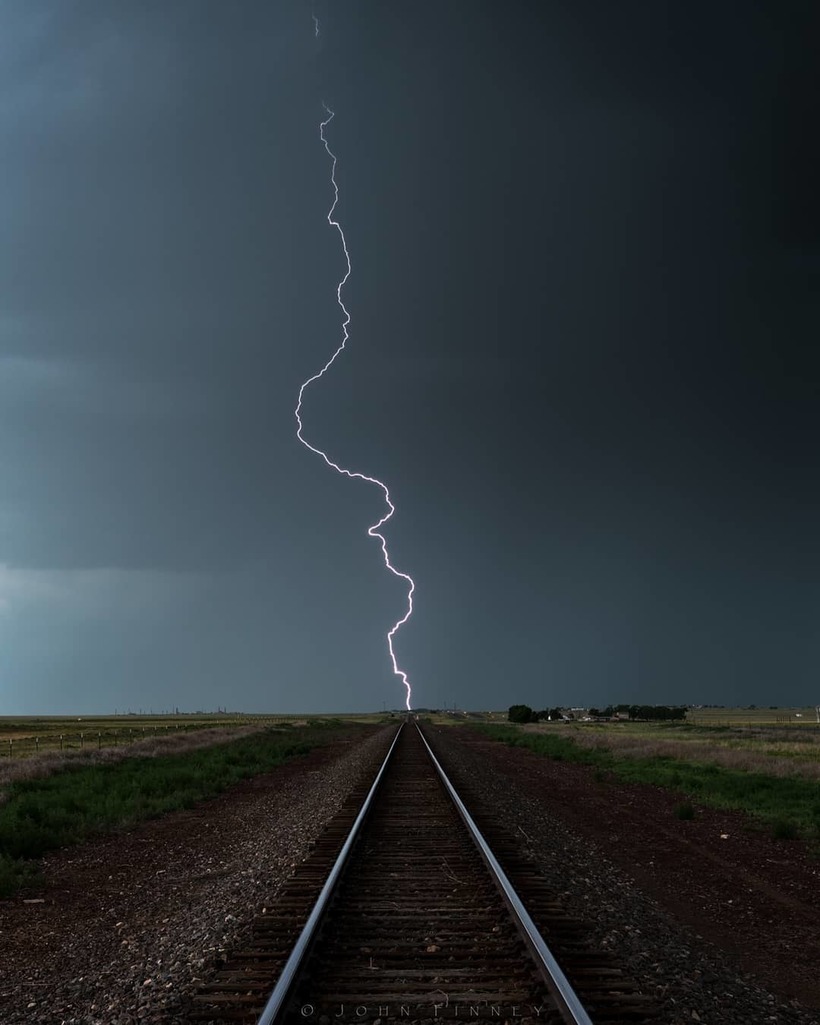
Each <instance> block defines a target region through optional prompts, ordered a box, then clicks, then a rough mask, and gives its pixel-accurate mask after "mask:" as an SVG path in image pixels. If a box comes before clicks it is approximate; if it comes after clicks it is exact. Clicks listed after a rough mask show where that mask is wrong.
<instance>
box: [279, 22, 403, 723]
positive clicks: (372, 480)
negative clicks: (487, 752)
mask: <svg viewBox="0 0 820 1025" xmlns="http://www.w3.org/2000/svg"><path fill="white" fill-rule="evenodd" d="M313 20H314V22H315V24H316V35H317V36H318V35H319V22H318V20H317V19H316V17H315V15H314V17H313ZM322 106H323V107H324V109H325V113H326V114H327V117H326V118H325V119H324V120H323V121H321V122H320V123H319V138H320V139H321V140H322V144H323V145H324V147H325V151H326V152H327V155H328V156H329V157H330V159H331V168H330V181H331V184H332V185H333V203H332V204H331V207H330V210H328V213H327V223H328V224H329V225H330V226H331V227H332V228H335V229H336V230H337V231H338V232H339V237H340V239H341V240H342V249H343V250H344V254H345V262H346V264H347V270H346V271H345V273H344V276H343V277H342V279H341V281H339V283H338V285H337V286H336V301H337V302H338V304H339V306H340V308H341V310H342V314H343V319H342V342H341V344H340V345H339V347H338V348H337V349H336V351H335V352H334V353H333V355H332V356H331V357H330V359H329V360H328V361H327V363H325V365H324V366H323V367H322V369H321V370H320V371H318V373H315V374H314V375H313V376H312V377H309V378H308V379H307V380H306V381H305V382H304V383H303V384H302V386H301V388H300V389H299V401H298V402H297V403H296V409H295V410H294V416H295V417H296V422H297V424H298V425H299V426H298V429H297V431H296V437H297V438H298V439H299V441H301V443H302V444H303V445H304V446H305V448H308V449H310V451H311V452H315V453H316V455H317V456H321V457H322V459H324V461H325V462H326V463H327V465H328V466H329V467H331V469H333V470H335V471H336V472H337V473H340V474H342V475H343V476H345V477H350V478H351V479H355V480H364V481H367V482H368V484H375V485H376V487H379V488H381V489H382V491H383V492H384V501H385V503H386V504H387V512H386V513H385V515H384V516H382V518H381V519H380V520H378V521H377V522H376V523H374V524H373V525H372V526H371V527H368V529H367V533H368V535H369V536H370V537H375V538H378V539H379V542H380V544H381V549H382V555H383V556H384V564H385V566H386V567H387V568H388V569H389V570H390V572H391V573H392V574H393V576H396V577H400V578H401V579H402V580H404V581H406V582H407V584H408V590H407V612H406V613H405V614H404V615H403V616H402V617H401V619H399V620H398V622H396V623H395V624H394V625H393V626H392V627H391V629H390V630H389V631H388V633H387V649H388V651H389V652H390V661H391V662H392V663H393V673H394V675H395V676H398V677H400V679H401V681H402V683H403V684H404V686H405V688H406V691H407V693H406V697H405V706H406V708H407V710H408V711H409V710H410V697H411V693H412V689H411V686H410V681H409V680H408V678H407V673H406V672H404V670H403V669H400V668H399V664H398V662H397V661H396V653H395V651H394V650H393V638H394V636H395V635H396V633H397V632H398V630H399V629H400V628H401V627H402V626H403V625H404V624H405V623H406V622H407V620H408V619H409V618H410V616H411V615H412V614H413V592H414V591H415V589H416V585H415V583H414V581H413V578H412V577H411V576H410V575H409V574H408V573H402V572H401V571H400V570H398V569H396V567H395V566H394V565H393V564H392V562H391V561H390V554H389V552H388V550H387V539H386V538H385V536H384V534H381V533H379V530H380V528H381V527H383V526H384V524H385V523H387V521H388V520H389V519H390V517H391V516H392V515H393V513H394V512H395V511H396V507H395V506H394V505H393V503H392V501H391V500H390V492H389V490H388V488H387V485H386V484H384V483H383V482H382V481H380V480H378V479H377V478H376V477H368V476H367V474H364V473H358V472H355V471H353V470H347V469H345V468H344V467H342V466H339V465H338V463H334V462H333V460H332V459H331V458H330V457H329V456H328V454H327V453H326V452H323V451H322V449H320V448H316V447H315V446H314V445H311V444H310V442H309V441H306V440H305V438H304V437H303V436H302V428H303V424H302V416H301V412H302V400H303V397H304V393H305V389H306V388H307V387H308V386H309V385H311V384H313V382H314V381H318V380H319V378H320V377H323V376H324V374H325V373H326V372H327V371H328V370H329V369H330V367H332V366H333V364H334V363H335V362H336V358H337V357H338V356H339V354H340V353H342V352H343V351H344V349H345V346H346V345H347V342H348V339H349V337H350V335H349V334H348V330H347V327H348V324H349V323H350V314H349V313H348V311H347V308H346V307H345V304H344V303H343V302H342V289H343V288H344V286H345V284H346V283H347V279H348V278H349V277H350V273H351V270H352V267H351V263H350V253H349V252H348V249H347V240H346V239H345V234H344V231H343V230H342V226H341V224H339V222H338V221H337V220H334V217H333V214H334V212H335V210H336V205H337V204H338V202H339V186H338V185H337V184H336V155H335V154H334V153H333V151H332V150H331V148H330V146H329V145H328V142H327V138H326V136H325V128H326V127H327V126H328V125H329V124H330V122H331V121H332V120H333V118H334V117H335V116H336V114H335V112H334V111H332V110H331V109H330V107H328V105H327V104H326V103H322Z"/></svg>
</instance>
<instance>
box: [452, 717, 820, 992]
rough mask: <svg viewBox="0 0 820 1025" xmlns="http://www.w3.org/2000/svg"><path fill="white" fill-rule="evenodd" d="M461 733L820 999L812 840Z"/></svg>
mask: <svg viewBox="0 0 820 1025" xmlns="http://www.w3.org/2000/svg"><path fill="white" fill-rule="evenodd" d="M458 733H459V741H460V742H463V743H464V744H465V745H466V746H468V747H469V748H470V749H472V751H473V752H474V753H475V754H477V755H479V757H480V759H481V762H482V763H483V765H485V766H486V767H487V769H488V771H492V772H493V773H497V774H499V775H501V776H502V777H505V778H506V780H507V781H508V783H509V787H510V788H514V789H517V790H519V791H522V792H525V793H527V794H528V795H530V796H532V797H535V798H537V800H538V802H539V804H540V806H541V807H542V808H543V810H544V812H545V814H548V815H554V816H556V817H557V818H559V819H560V820H561V821H563V822H564V823H565V824H566V825H568V826H569V827H570V828H571V829H573V830H574V831H575V832H576V833H578V834H580V835H582V836H583V837H586V838H587V839H589V840H590V841H592V842H593V843H594V844H595V845H596V846H597V847H598V848H599V849H601V850H602V851H603V852H605V853H606V856H607V857H608V858H609V859H610V860H611V861H613V862H614V863H615V864H617V865H618V866H619V867H620V868H622V869H623V870H624V871H625V872H626V873H628V874H629V875H630V876H631V877H632V878H633V879H634V880H635V881H636V883H637V884H638V885H639V886H640V888H641V889H642V890H643V891H644V892H646V893H648V894H649V895H650V896H652V897H653V898H654V899H655V900H656V901H657V902H658V903H659V904H660V905H661V906H662V907H663V908H664V909H666V910H667V911H668V912H670V913H671V914H672V915H673V916H674V917H676V918H677V919H678V920H679V921H681V922H683V923H684V924H685V925H687V926H689V927H691V928H692V929H694V930H695V932H696V933H697V934H698V935H700V936H701V937H703V938H705V939H706V940H708V941H710V942H712V943H714V944H715V945H716V946H718V947H720V948H721V949H723V950H724V951H726V952H727V953H728V954H730V955H731V956H732V957H733V958H734V959H736V961H737V963H738V965H739V966H740V968H741V969H742V970H743V971H745V972H747V973H749V974H750V975H753V976H754V977H756V978H757V979H759V980H760V981H761V982H765V984H766V986H767V987H768V988H769V989H771V991H772V992H775V993H779V994H782V995H783V996H786V997H789V998H796V999H798V1000H800V1001H801V1002H802V1003H804V1004H805V1005H807V1006H808V1007H813V1008H818V1009H820V971H818V969H819V968H820V914H819V913H818V911H817V907H816V902H817V900H818V895H820V858H818V856H817V854H816V853H813V852H812V850H811V849H810V847H809V845H808V844H807V843H805V842H804V841H801V840H775V839H774V838H773V837H771V836H770V835H769V834H767V833H766V832H765V831H764V830H762V829H761V828H760V827H758V826H756V825H755V824H754V823H752V822H751V820H750V819H749V818H748V817H747V816H746V815H744V814H742V813H736V812H725V811H718V810H714V809H710V808H706V807H703V806H699V805H698V804H697V802H696V801H694V800H691V801H690V802H689V803H691V804H692V805H693V807H694V808H695V810H696V814H695V818H694V819H692V820H681V819H678V818H677V817H676V815H675V809H676V807H677V806H678V805H679V804H680V803H681V802H682V801H683V800H685V799H684V798H682V797H681V795H680V794H674V793H671V792H670V791H667V790H664V789H662V788H660V787H654V786H649V785H645V784H627V783H621V782H617V781H611V780H604V781H601V780H600V779H599V778H596V775H595V771H594V769H591V768H589V767H587V766H584V765H576V764H570V763H567V762H558V761H552V760H550V759H547V758H544V757H542V756H539V755H536V754H535V753H533V752H530V751H526V750H523V749H520V748H511V747H507V746H506V745H502V744H500V743H498V742H497V741H490V740H487V739H486V738H484V737H483V736H481V735H480V734H478V733H474V732H472V731H469V730H463V731H461V730H459V731H458Z"/></svg>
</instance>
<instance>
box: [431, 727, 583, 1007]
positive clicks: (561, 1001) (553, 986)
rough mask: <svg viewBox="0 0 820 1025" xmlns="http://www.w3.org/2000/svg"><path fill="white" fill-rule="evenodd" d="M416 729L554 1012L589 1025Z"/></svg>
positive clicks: (498, 866) (560, 973) (459, 800)
mask: <svg viewBox="0 0 820 1025" xmlns="http://www.w3.org/2000/svg"><path fill="white" fill-rule="evenodd" d="M416 729H417V730H418V731H419V736H420V737H421V739H422V742H423V744H424V746H425V747H426V748H427V752H428V754H429V755H430V757H431V758H432V760H433V764H434V765H435V767H436V771H437V772H438V774H439V778H440V779H441V781H442V783H443V784H444V786H445V788H446V789H447V792H448V793H449V795H450V797H451V798H452V800H453V803H454V804H455V806H456V809H457V810H458V813H459V815H460V816H461V819H462V821H463V822H464V825H465V826H466V827H467V830H468V831H469V833H470V835H471V836H472V838H473V840H474V841H475V843H476V846H477V847H478V849H479V851H480V852H481V857H482V858H483V859H484V862H485V864H486V865H487V867H488V868H489V869H490V872H491V873H492V875H493V876H494V877H495V880H496V882H497V884H498V887H499V889H500V890H501V894H502V896H503V898H504V902H505V903H506V905H507V907H508V908H509V909H510V912H511V913H512V915H513V918H514V919H515V920H516V924H517V925H518V929H519V931H520V932H521V935H522V936H523V938H524V940H525V942H526V944H527V946H528V947H529V949H530V951H531V952H532V953H533V955H534V956H535V959H536V961H537V962H538V963H539V964H540V965H541V966H542V968H543V969H544V974H545V978H546V981H547V985H548V986H549V989H550V992H551V993H552V996H553V997H554V998H555V1001H556V1003H557V1004H558V1009H559V1010H560V1011H561V1013H562V1014H563V1015H564V1016H565V1017H567V1018H568V1021H569V1022H571V1023H572V1025H593V1023H592V1019H591V1018H590V1017H589V1015H588V1014H587V1012H586V1010H585V1008H584V1006H583V1004H582V1003H581V1001H580V1000H579V999H578V995H577V994H576V992H575V990H574V989H573V988H572V986H571V985H570V983H569V980H568V979H567V977H566V975H564V973H563V972H562V971H561V967H560V965H559V964H558V962H557V961H556V960H555V957H554V956H553V954H552V951H551V950H550V949H549V947H548V946H547V944H546V943H545V942H544V938H543V937H542V935H541V933H540V932H539V931H538V927H537V926H536V924H535V922H533V920H532V918H530V915H529V913H528V912H527V909H526V908H525V907H524V905H523V904H522V903H521V898H520V897H519V896H518V894H517V893H516V892H515V890H514V888H513V886H512V883H511V882H510V881H509V879H508V878H507V875H506V873H505V872H504V869H503V868H502V867H501V865H499V863H498V860H497V859H496V857H495V855H494V854H493V852H492V851H491V850H490V847H489V845H488V844H487V841H486V840H485V839H484V837H483V836H482V835H481V832H480V831H479V828H478V826H477V825H476V824H475V822H473V820H472V817H471V816H470V813H469V812H468V811H467V809H466V808H465V807H464V802H463V801H462V800H461V798H460V797H459V796H458V794H457V793H456V790H455V788H454V787H453V784H452V783H451V782H450V780H449V779H448V778H447V774H446V773H445V771H444V769H443V768H442V767H441V764H440V763H439V760H438V758H436V756H435V755H434V754H433V750H432V748H431V747H430V745H429V744H428V743H427V739H426V738H425V736H424V734H423V733H422V732H421V730H420V729H419V727H418V724H416Z"/></svg>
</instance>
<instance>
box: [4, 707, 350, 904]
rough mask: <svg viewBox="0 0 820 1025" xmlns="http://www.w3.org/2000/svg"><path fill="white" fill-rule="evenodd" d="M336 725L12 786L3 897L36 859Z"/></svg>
mask: <svg viewBox="0 0 820 1025" xmlns="http://www.w3.org/2000/svg"><path fill="white" fill-rule="evenodd" d="M337 725H339V724H338V722H332V721H331V722H327V723H312V724H311V725H309V726H306V727H303V728H295V729H288V730H284V731H283V730H272V729H271V730H266V731H264V732H256V733H254V734H252V735H251V736H245V737H241V738H239V739H236V740H231V741H228V742H225V743H222V744H219V745H212V746H210V747H200V748H198V749H195V750H192V751H186V752H183V753H175V754H156V755H155V756H154V757H142V758H124V759H121V760H119V761H116V762H110V763H102V762H97V763H92V764H88V763H79V762H75V763H73V764H70V765H69V766H68V767H66V768H65V769H64V771H62V772H58V773H55V774H52V775H50V776H46V777H44V778H35V779H20V780H16V781H13V782H12V783H10V784H9V786H8V788H7V790H6V792H5V800H4V802H3V804H2V805H0V896H3V897H7V896H10V895H11V894H12V893H14V892H15V891H16V890H18V889H19V888H20V887H21V886H23V885H26V884H28V883H30V882H31V881H32V879H33V878H34V876H35V875H36V871H37V869H36V866H35V865H33V864H32V861H33V860H34V859H37V858H39V857H41V856H42V855H43V854H45V853H46V852H48V851H51V850H55V849H57V848H60V847H66V846H68V845H70V844H76V843H80V842H82V841H83V840H86V839H88V838H89V837H91V836H94V835H96V834H99V833H102V832H108V831H112V830H115V829H119V828H123V827H127V826H130V825H133V824H135V823H137V822H140V821H142V820H145V819H150V818H156V817H157V816H159V815H163V814H165V813H167V812H171V811H179V810H182V809H185V808H191V807H193V806H194V805H195V804H196V803H197V802H198V801H202V800H204V799H205V798H208V797H213V796H215V795H216V794H218V793H220V792H221V791H222V790H225V789H226V788H227V787H229V786H231V785H233V784H235V783H238V782H239V781H240V780H243V779H246V778H248V777H250V776H255V775H258V774H260V773H263V772H268V771H270V770H271V769H274V768H276V767H277V766H279V765H281V764H282V763H283V762H285V761H287V760H288V759H290V758H294V757H297V756H299V755H302V754H306V753H307V752H308V751H309V750H310V749H311V748H312V747H314V746H316V745H318V744H321V743H326V742H327V740H328V739H331V736H332V734H333V733H334V732H335V727H336V726H337Z"/></svg>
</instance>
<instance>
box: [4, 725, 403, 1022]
mask: <svg viewBox="0 0 820 1025" xmlns="http://www.w3.org/2000/svg"><path fill="white" fill-rule="evenodd" d="M393 732H394V730H393V729H392V728H386V729H385V728H372V729H366V728H360V729H358V730H356V731H355V733H350V734H346V735H345V736H344V737H341V738H340V739H338V740H334V741H333V742H332V743H331V744H329V745H327V746H325V747H321V748H316V749H314V750H313V751H312V752H310V753H309V754H308V755H306V756H305V757H303V758H299V759H296V760H294V761H292V762H289V763H287V764H286V765H284V766H282V767H281V768H279V769H277V770H276V771H274V772H271V773H268V774H266V775H263V776H258V777H256V778H254V779H252V780H248V781H246V782H245V783H242V784H240V785H238V786H236V787H233V788H232V789H231V790H229V791H226V792H225V793H224V794H221V795H220V796H219V797H217V798H215V799H213V800H211V801H207V802H203V803H202V804H200V805H198V806H197V807H196V808H195V809H193V810H191V811H187V812H180V813H178V814H172V815H166V816H163V817H162V818H159V819H156V820H154V821H152V822H148V823H145V824H143V825H141V826H139V827H136V828H134V829H132V830H130V831H128V832H124V833H120V834H116V835H111V836H106V837H102V838H100V839H98V840H95V841H93V842H91V843H87V844H83V845H82V846H79V847H73V848H67V849H65V850H62V851H58V852H56V853H54V854H52V855H50V856H48V857H47V858H45V859H44V876H45V881H46V882H45V887H44V888H43V889H42V890H39V891H37V892H32V893H29V894H23V895H22V896H18V897H16V898H15V899H13V900H7V901H0V1007H2V1009H3V1010H2V1023H3V1025H133V1023H136V1022H143V1023H146V1022H147V1023H159V1022H162V1023H164V1025H171V1023H173V1022H174V1021H176V1020H177V1011H178V1009H179V1008H180V1007H182V1006H183V1005H184V1003H185V1000H186V998H187V997H188V995H189V994H190V993H192V992H193V991H194V990H195V989H196V987H197V986H198V985H199V983H200V982H201V981H202V980H203V979H205V978H207V976H208V975H209V974H210V973H211V972H212V971H213V970H214V969H215V968H216V967H217V966H218V965H219V964H220V962H221V959H222V958H223V957H224V954H225V952H226V951H227V950H229V949H230V948H231V947H232V946H233V945H235V944H237V943H239V942H241V941H242V937H243V930H245V929H247V928H248V927H249V924H250V921H251V919H252V918H253V916H254V915H255V914H258V913H259V912H260V911H261V909H262V908H263V907H265V905H266V904H267V903H269V902H270V901H272V900H273V899H275V896H276V893H277V891H278V889H279V887H280V886H281V884H282V883H283V882H284V880H285V879H286V878H287V877H288V876H289V875H290V873H291V871H292V869H293V867H294V866H295V865H296V864H298V863H299V862H300V861H302V860H303V859H304V858H305V857H306V856H307V854H308V853H309V848H310V844H311V843H312V842H313V841H314V840H315V839H316V837H317V836H318V835H319V834H320V833H321V831H322V829H323V827H324V825H325V824H326V823H327V822H328V821H329V820H330V819H331V818H332V817H333V815H335V814H336V812H337V811H338V810H339V808H340V806H341V804H342V802H343V801H344V799H345V797H346V796H347V794H348V793H349V792H350V790H351V789H352V788H353V787H354V786H355V785H356V784H357V783H358V781H359V780H360V778H361V777H362V776H363V775H371V774H372V773H373V772H375V768H376V766H377V764H378V762H379V760H380V758H383V757H384V754H385V753H386V750H387V745H388V742H389V739H390V738H391V737H392V735H393ZM27 900H28V901H33V902H28V903H27Z"/></svg>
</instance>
